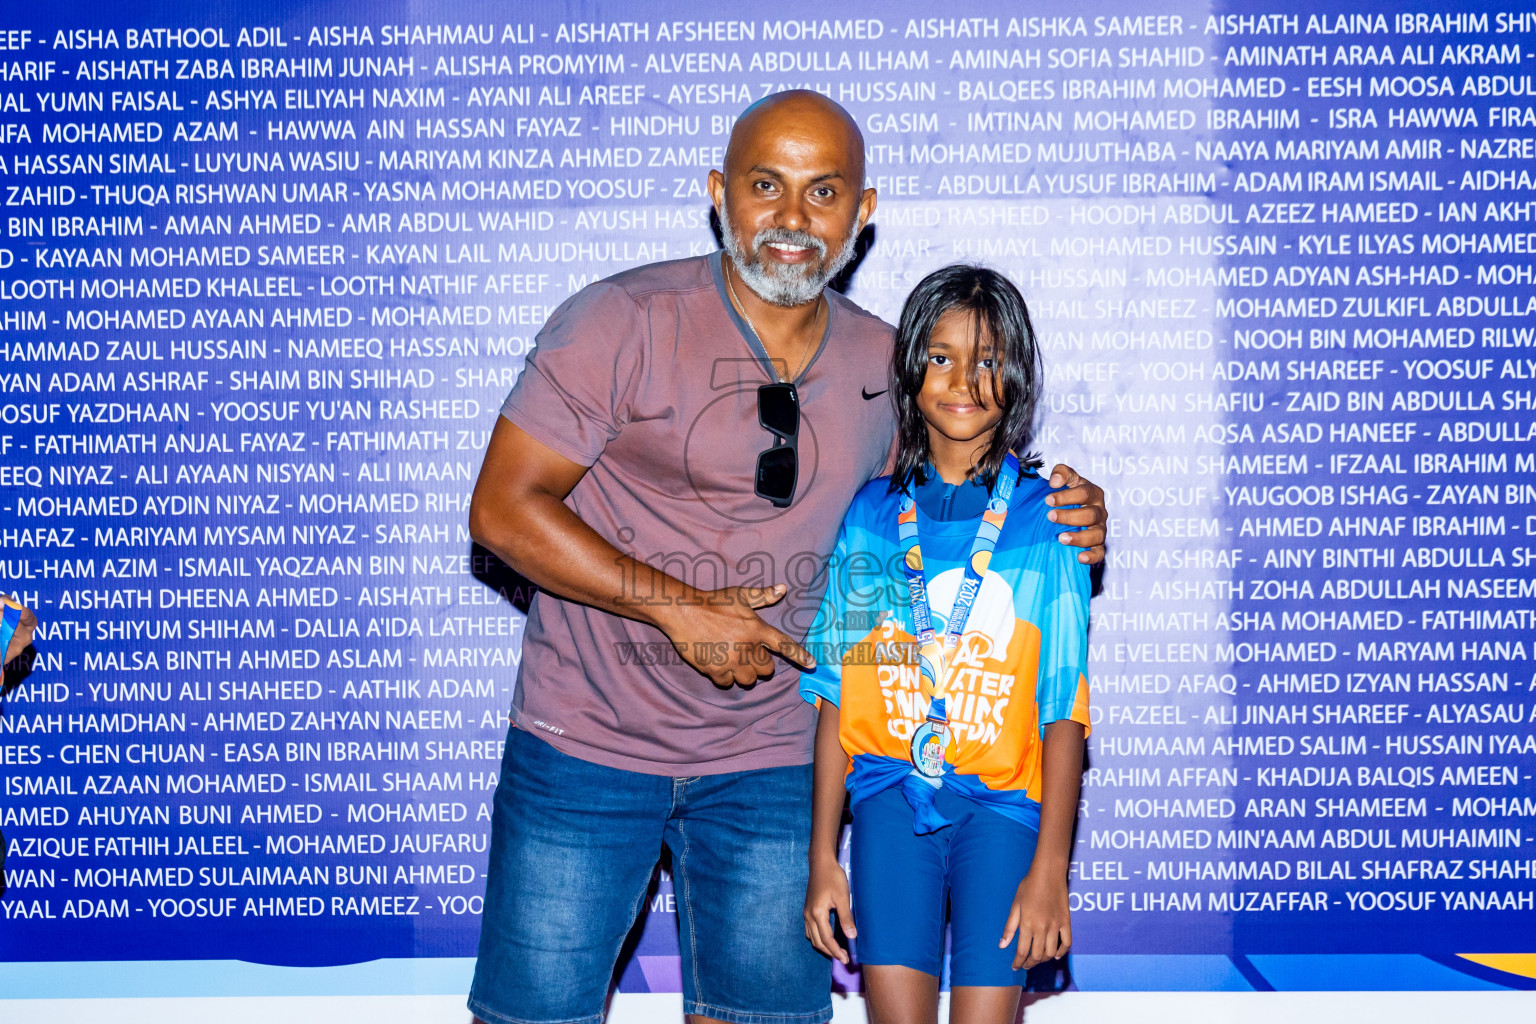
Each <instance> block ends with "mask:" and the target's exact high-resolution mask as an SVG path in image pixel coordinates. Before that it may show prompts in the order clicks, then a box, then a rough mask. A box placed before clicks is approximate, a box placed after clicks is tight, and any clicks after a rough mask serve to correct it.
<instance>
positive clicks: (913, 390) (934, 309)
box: [891, 263, 1045, 491]
mask: <svg viewBox="0 0 1536 1024" xmlns="http://www.w3.org/2000/svg"><path fill="white" fill-rule="evenodd" d="M946 313H959V314H961V315H965V314H967V313H968V314H970V315H971V318H972V324H973V326H974V333H973V334H972V336H971V346H972V348H971V352H972V359H971V381H970V384H971V393H972V394H973V395H975V396H978V397H980V395H981V389H980V385H981V380H980V370H979V368H978V367H977V362H978V360H977V359H976V358H975V355H976V353H977V352H978V351H979V348H980V345H981V342H982V339H983V338H986V339H989V340H990V341H991V342H992V355H993V370H992V385H993V390H994V395H993V400H994V401H996V402H997V403H998V404H999V406H1000V407H1001V408H1002V410H1003V418H1002V419H1001V420H1000V421H999V422H998V425H997V432H996V433H995V434H993V435H992V443H991V444H990V445H988V447H987V450H986V452H985V453H984V454H983V455H982V457H981V459H980V460H979V461H978V462H977V463H976V467H975V469H974V471H973V476H974V478H975V479H978V480H980V481H981V482H982V483H983V484H985V485H986V486H987V487H991V486H992V484H993V483H994V482H995V481H996V479H997V474H998V471H999V470H1001V469H1002V466H1003V458H1004V456H1006V455H1007V454H1008V452H1009V450H1010V449H1011V450H1012V451H1014V452H1016V453H1018V455H1019V465H1020V467H1021V468H1027V467H1035V466H1039V465H1040V464H1041V463H1040V459H1039V457H1038V456H1037V455H1036V454H1035V453H1033V452H1028V451H1027V450H1026V449H1027V448H1028V446H1029V442H1030V441H1031V439H1032V438H1033V436H1034V427H1035V409H1036V407H1037V406H1038V405H1039V404H1040V386H1041V382H1042V381H1043V379H1044V377H1045V370H1044V367H1043V366H1042V364H1041V361H1040V349H1039V346H1038V345H1036V344H1035V328H1034V325H1033V324H1032V323H1030V320H1029V308H1028V307H1027V306H1025V304H1024V296H1022V295H1020V294H1019V290H1018V289H1017V288H1015V287H1014V286H1013V283H1012V282H1011V281H1009V280H1008V279H1007V278H1006V277H1004V276H1003V275H1002V274H999V273H998V272H997V271H995V270H988V269H987V268H986V267H977V266H971V265H969V264H964V263H954V264H951V265H949V266H947V267H942V268H940V269H939V270H935V271H934V272H933V273H931V274H929V275H928V276H927V277H925V278H923V279H922V280H921V281H919V282H918V284H917V287H916V288H914V289H912V294H911V295H909V296H907V301H906V304H905V305H904V306H902V307H901V323H900V325H899V326H898V327H897V328H896V352H895V356H894V357H893V358H892V360H891V397H892V398H893V400H894V401H895V403H896V442H897V452H896V469H895V471H894V472H893V473H892V474H891V490H892V491H900V490H904V489H905V488H906V487H907V486H908V485H909V484H913V483H922V482H923V480H924V478H925V476H926V473H925V467H926V466H927V465H928V462H929V458H930V455H931V453H930V452H929V450H928V427H927V424H926V423H924V421H923V415H922V413H921V412H920V411H919V410H918V408H917V395H918V392H920V391H921V390H922V389H923V378H924V377H925V376H927V373H928V338H929V336H930V335H932V333H933V329H934V326H935V325H936V324H937V323H938V322H939V318H940V317H942V316H943V315H944V314H946Z"/></svg>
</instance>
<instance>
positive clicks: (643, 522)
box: [502, 253, 896, 776]
mask: <svg viewBox="0 0 1536 1024" xmlns="http://www.w3.org/2000/svg"><path fill="white" fill-rule="evenodd" d="M720 260H721V254H719V253H716V254H714V255H712V256H706V257H696V258H692V259H685V260H677V261H674V262H670V263H657V264H652V265H650V266H644V267H638V268H636V269H634V270H629V271H626V272H624V273H621V274H618V275H616V276H614V277H610V278H608V279H606V280H604V281H599V282H597V283H595V284H592V285H590V286H588V287H587V288H584V289H583V290H582V291H581V292H579V293H578V294H576V295H575V296H573V297H572V298H571V299H569V300H568V301H567V302H565V303H564V304H563V305H561V306H560V308H559V309H557V310H555V312H554V313H553V315H551V316H550V318H549V321H548V322H547V323H546V324H545V325H544V328H543V330H541V331H540V332H539V335H538V339H537V345H536V347H535V349H534V351H533V352H532V353H530V354H529V356H528V363H527V367H526V368H525V369H524V371H523V373H522V375H521V377H519V379H518V381H517V384H516V386H515V387H513V389H512V393H511V394H510V395H508V396H507V400H506V403H505V404H504V405H503V407H502V415H503V416H505V417H506V418H507V419H508V420H510V421H511V422H512V423H513V424H515V425H516V426H518V427H520V428H522V429H523V430H524V431H526V432H527V433H528V434H529V435H531V436H532V437H533V438H534V439H535V440H536V441H538V442H540V443H541V444H543V445H545V446H547V447H548V448H550V449H552V450H553V451H555V452H557V453H559V454H560V455H563V456H564V457H565V458H568V459H570V460H572V461H573V462H578V463H580V464H582V465H584V466H588V467H590V468H589V469H588V471H587V473H586V475H585V476H584V477H582V479H581V481H580V482H579V483H577V485H576V487H575V489H574V490H573V491H572V492H571V494H570V496H569V497H568V498H566V504H567V505H569V506H570V507H571V508H572V509H573V510H574V511H575V512H576V514H577V515H578V516H580V517H581V519H582V521H583V522H585V523H586V524H587V525H588V526H590V527H592V528H593V529H594V530H596V531H597V532H598V533H599V534H601V535H602V536H603V537H604V538H606V539H607V540H608V541H609V542H610V543H612V544H613V545H614V546H615V547H617V548H618V549H619V550H620V551H623V552H625V553H626V554H630V555H633V556H635V557H636V558H638V559H640V560H641V561H643V562H646V563H648V564H650V565H653V566H656V567H657V568H660V569H662V570H663V571H665V572H667V573H668V574H670V575H671V576H673V577H676V578H679V579H682V580H684V581H685V582H687V583H690V584H692V585H694V586H697V587H699V588H701V589H705V590H714V589H718V588H720V587H725V586H769V585H772V584H774V583H784V584H786V585H787V586H788V594H787V595H786V596H785V598H784V600H783V601H782V602H780V603H779V604H777V605H775V606H773V607H771V608H766V609H763V610H762V611H761V612H760V614H761V615H762V617H763V619H764V620H765V621H766V622H768V623H769V624H771V625H773V626H776V627H778V628H779V629H782V630H783V631H784V632H785V633H787V634H789V635H790V636H792V637H794V638H796V639H799V638H800V637H802V636H804V635H805V632H806V630H807V629H808V628H809V627H810V625H811V621H812V619H813V618H814V617H815V614H816V608H817V605H818V603H819V600H820V597H821V591H822V589H823V587H824V585H825V582H826V574H825V573H824V571H823V569H824V567H825V565H826V560H827V557H828V556H829V554H830V553H831V551H832V547H833V544H834V543H835V541H836V539H837V531H838V527H839V526H840V525H841V523H842V519H843V513H844V512H845V511H847V509H848V505H849V503H850V502H851V501H852V500H853V496H854V494H855V493H857V492H858V490H859V488H860V487H862V486H863V485H864V484H865V483H866V482H867V481H868V480H870V479H871V478H872V477H875V476H877V475H879V474H880V472H881V471H882V470H883V469H884V467H885V464H886V458H887V455H888V453H889V451H890V447H891V443H892V440H893V439H894V436H895V429H896V428H895V418H894V415H893V412H892V406H891V403H890V397H889V395H887V394H885V393H884V392H885V390H886V388H887V387H888V384H887V379H886V375H887V367H888V364H889V362H890V356H891V336H892V332H891V328H890V326H889V325H888V324H886V323H884V322H883V321H881V320H880V319H878V318H877V317H875V316H874V315H872V314H870V313H868V312H865V311H864V310H862V309H860V308H859V307H858V306H856V305H854V304H853V303H852V302H849V301H848V300H847V299H845V298H843V297H842V296H840V295H838V294H836V293H835V292H831V291H828V292H827V293H826V296H827V300H828V302H829V304H830V312H831V315H830V317H829V318H828V325H827V330H826V335H825V337H824V339H823V340H822V344H821V347H820V349H819V351H818V352H817V353H816V354H815V355H814V356H813V357H812V358H811V360H810V362H809V364H808V365H807V366H806V367H805V368H804V369H803V370H802V371H800V375H799V376H798V377H797V378H796V380H795V385H796V389H797V391H798V393H799V397H800V431H799V438H798V446H799V482H798V486H797V489H796V492H795V497H794V501H793V503H792V504H791V505H790V507H789V508H785V509H779V508H775V507H774V506H773V505H772V504H770V503H769V502H768V501H767V500H766V499H763V498H760V497H758V496H757V495H756V494H754V493H753V482H754V477H755V472H756V467H757V456H758V453H759V452H760V451H762V450H763V449H764V448H768V447H770V446H771V445H772V444H773V443H774V436H773V435H772V434H771V433H769V432H768V431H767V430H764V429H763V427H762V426H761V425H760V424H759V422H758V413H757V388H758V386H759V385H761V384H767V383H772V382H773V381H774V380H775V379H776V378H775V377H773V376H771V375H770V374H769V371H768V367H767V355H766V353H764V351H763V349H762V346H761V345H760V344H758V342H757V341H756V339H755V337H754V336H753V335H752V333H751V330H750V329H749V328H748V327H747V325H746V324H745V323H744V322H743V321H742V320H741V318H740V317H739V316H738V315H737V314H736V312H735V310H734V308H733V307H732V306H731V304H730V302H729V300H728V299H727V298H726V294H725V279H724V277H722V275H721V269H720ZM780 368H781V369H783V367H782V366H781V367H780ZM636 586H637V584H636V583H635V581H634V580H632V579H630V578H629V577H628V576H626V579H625V591H626V593H625V597H626V599H639V600H642V601H643V600H654V599H658V598H663V597H665V596H669V595H660V594H657V595H651V594H649V593H639V594H637V593H635V590H636ZM775 665H776V669H777V670H776V671H775V672H774V674H773V676H771V677H770V678H767V679H763V680H761V681H760V682H758V683H757V685H756V686H752V687H750V688H743V687H732V688H731V689H728V690H722V689H719V688H717V687H716V686H715V685H714V684H713V683H711V682H710V681H709V680H708V679H707V678H705V677H704V676H703V675H701V674H699V673H698V672H697V671H695V670H694V669H693V668H692V667H690V666H688V665H687V664H684V663H682V662H680V661H677V660H676V658H675V656H674V655H673V654H672V652H671V644H670V643H669V642H668V640H667V638H666V635H665V634H664V633H662V632H661V631H660V630H657V629H655V628H653V627H651V626H647V625H644V624H642V623H639V622H636V621H634V620H632V619H625V618H622V617H620V616H617V615H613V614H610V613H608V612H605V611H599V610H598V609H595V608H591V607H589V606H586V605H583V604H578V603H576V602H572V601H566V600H563V599H561V598H559V597H556V596H554V595H551V594H548V593H543V592H541V593H539V595H538V596H537V597H536V598H535V599H534V602H533V608H532V610H531V612H530V614H529V616H528V623H527V628H526V632H525V634H524V637H523V646H522V663H521V665H520V667H519V672H518V686H517V695H516V697H515V698H514V700H513V721H514V722H515V723H516V725H517V727H518V728H519V729H525V730H527V731H529V732H532V733H534V734H536V735H538V736H540V737H542V738H543V739H545V740H547V741H548V742H549V743H550V744H552V745H553V746H554V747H556V748H557V749H559V750H561V751H563V752H565V753H568V754H572V755H574V756H576V757H580V758H582V759H583V760H586V761H591V762H595V763H597V764H603V765H609V766H611V767H615V768H624V769H628V770H631V771H639V772H646V773H650V774H657V775H674V776H686V775H709V774H717V773H720V772H731V771H742V770H746V769H753V768H770V767H778V766H782V765H798V764H807V763H809V762H810V760H811V754H812V745H813V744H812V740H813V734H814V727H815V711H814V709H812V707H811V706H810V705H809V704H807V703H805V701H803V700H802V699H801V698H800V696H799V692H798V678H799V673H798V671H796V670H795V669H794V667H793V666H791V665H788V664H786V663H784V662H783V661H780V660H778V659H777V658H776V659H775Z"/></svg>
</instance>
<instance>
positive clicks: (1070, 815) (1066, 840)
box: [818, 718, 1083, 970]
mask: <svg viewBox="0 0 1536 1024" xmlns="http://www.w3.org/2000/svg"><path fill="white" fill-rule="evenodd" d="M818 743H819V741H818ZM819 754H820V747H819V745H818V757H819ZM818 770H819V762H818ZM1041 770H1042V773H1043V776H1044V777H1043V778H1042V780H1041V787H1040V838H1039V841H1038V842H1037V843H1036V846H1035V860H1034V863H1033V864H1031V865H1030V868H1029V874H1027V875H1025V876H1024V881H1022V882H1020V883H1019V890H1018V892H1017V893H1015V894H1014V897H1013V906H1012V907H1011V908H1010V909H1009V911H1008V923H1007V925H1006V926H1005V927H1004V928H1003V938H1002V941H1000V942H999V943H998V948H1002V947H1005V946H1007V945H1008V943H1009V942H1011V941H1012V940H1013V936H1014V933H1015V932H1017V933H1018V936H1019V951H1018V952H1017V953H1016V954H1014V957H1013V966H1014V969H1015V970H1017V969H1019V968H1020V967H1026V968H1028V967H1033V966H1035V965H1036V964H1040V963H1044V962H1045V961H1047V960H1054V959H1056V958H1057V957H1060V956H1065V955H1066V953H1067V950H1068V949H1070V948H1071V947H1072V921H1071V914H1070V913H1069V912H1068V910H1067V868H1068V865H1069V864H1070V863H1071V861H1072V822H1073V819H1074V818H1076V817H1077V796H1078V789H1079V786H1080V785H1081V783H1082V774H1083V727H1082V726H1081V725H1080V724H1078V723H1077V722H1074V721H1071V720H1070V719H1065V718H1064V719H1061V720H1060V721H1056V722H1052V723H1051V724H1050V725H1047V726H1046V727H1045V749H1044V750H1043V752H1042V754H1041ZM819 795H820V791H819V790H818V796H819Z"/></svg>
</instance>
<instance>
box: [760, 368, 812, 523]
mask: <svg viewBox="0 0 1536 1024" xmlns="http://www.w3.org/2000/svg"><path fill="white" fill-rule="evenodd" d="M757 422H758V423H760V424H762V427H763V429H764V430H766V431H768V432H769V433H771V434H772V435H773V444H772V445H771V446H770V447H768V448H764V449H763V450H762V451H760V452H758V454H757V478H756V484H755V486H754V488H753V489H754V490H755V491H756V493H757V496H758V497H759V498H767V499H768V500H769V501H770V502H772V503H773V506H774V507H775V508H788V507H789V503H790V502H791V501H793V500H794V497H795V483H796V480H797V478H798V476H799V472H800V454H799V447H798V439H799V436H800V395H799V393H798V392H797V391H796V390H795V386H794V385H793V384H790V383H788V382H785V381H781V382H779V383H777V384H764V385H762V386H760V387H759V388H758V389H757Z"/></svg>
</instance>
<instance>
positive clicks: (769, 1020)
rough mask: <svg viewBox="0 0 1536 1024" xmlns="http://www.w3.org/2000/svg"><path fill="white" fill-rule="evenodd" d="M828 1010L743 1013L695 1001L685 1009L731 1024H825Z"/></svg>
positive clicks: (684, 1009) (685, 1010) (828, 1016)
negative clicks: (795, 1022)
mask: <svg viewBox="0 0 1536 1024" xmlns="http://www.w3.org/2000/svg"><path fill="white" fill-rule="evenodd" d="M830 1009H831V1008H830V1007H828V1009H827V1010H812V1011H810V1012H809V1013H756V1012H748V1013H743V1012H742V1011H741V1010H733V1009H731V1008H730V1007H728V1006H715V1005H713V1004H711V1003H705V1002H700V1001H698V1000H694V1001H693V1002H691V1003H688V1004H687V1005H686V1006H684V1007H683V1012H684V1013H692V1014H698V1015H700V1016H706V1017H714V1018H715V1019H717V1020H725V1021H729V1022H731V1024H783V1022H792V1021H799V1022H802V1024H824V1022H826V1021H829V1020H831V1019H832V1015H831V1013H830V1012H828V1011H829V1010H830Z"/></svg>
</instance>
